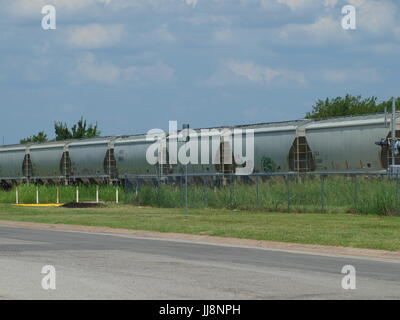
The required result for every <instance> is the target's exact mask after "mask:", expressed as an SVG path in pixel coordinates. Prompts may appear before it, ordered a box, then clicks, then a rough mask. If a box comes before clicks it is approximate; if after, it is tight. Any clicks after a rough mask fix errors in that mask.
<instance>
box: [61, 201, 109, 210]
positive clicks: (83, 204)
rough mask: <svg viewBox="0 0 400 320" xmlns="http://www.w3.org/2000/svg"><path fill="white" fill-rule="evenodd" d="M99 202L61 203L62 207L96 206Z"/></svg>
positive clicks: (99, 204) (98, 205) (99, 205)
mask: <svg viewBox="0 0 400 320" xmlns="http://www.w3.org/2000/svg"><path fill="white" fill-rule="evenodd" d="M102 205H103V203H100V202H69V203H65V204H63V205H62V207H63V208H83V209H84V208H96V207H101V206H102Z"/></svg>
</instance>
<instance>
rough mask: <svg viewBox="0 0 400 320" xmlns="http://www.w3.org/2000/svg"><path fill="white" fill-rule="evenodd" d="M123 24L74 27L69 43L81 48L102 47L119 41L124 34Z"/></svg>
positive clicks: (68, 39)
mask: <svg viewBox="0 0 400 320" xmlns="http://www.w3.org/2000/svg"><path fill="white" fill-rule="evenodd" d="M123 30H124V29H123V26H122V25H100V24H90V25H86V26H81V27H80V26H79V27H74V28H72V30H71V31H70V33H69V36H68V38H67V43H68V44H69V45H71V46H74V47H81V48H102V47H108V46H112V45H114V44H116V43H118V42H119V41H120V40H121V38H122V34H123Z"/></svg>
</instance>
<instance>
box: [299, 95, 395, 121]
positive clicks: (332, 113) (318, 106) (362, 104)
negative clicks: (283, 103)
mask: <svg viewBox="0 0 400 320" xmlns="http://www.w3.org/2000/svg"><path fill="white" fill-rule="evenodd" d="M385 107H386V110H387V111H388V112H390V110H391V108H392V99H389V100H387V101H382V102H380V103H378V98H377V97H370V98H362V97H361V96H352V95H350V94H347V95H346V96H345V97H336V98H332V99H329V98H327V99H325V100H321V99H319V100H317V102H316V103H315V105H314V106H313V109H312V111H311V112H308V113H307V114H306V118H308V119H321V118H331V117H340V116H352V115H362V114H368V113H379V112H384V110H385ZM399 107H400V98H397V99H396V110H398V108H399Z"/></svg>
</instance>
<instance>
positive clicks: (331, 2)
mask: <svg viewBox="0 0 400 320" xmlns="http://www.w3.org/2000/svg"><path fill="white" fill-rule="evenodd" d="M277 1H278V3H282V4H285V5H287V6H288V7H289V8H290V9H291V10H293V11H295V10H304V9H310V8H319V7H320V6H321V5H323V6H324V7H326V8H333V7H335V6H336V4H337V3H338V0H323V1H322V0H277Z"/></svg>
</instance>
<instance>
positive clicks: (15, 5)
mask: <svg viewBox="0 0 400 320" xmlns="http://www.w3.org/2000/svg"><path fill="white" fill-rule="evenodd" d="M111 1H112V0H51V1H50V2H51V3H49V0H13V1H10V0H3V2H6V3H5V4H4V7H6V8H8V9H9V10H10V11H11V13H12V14H14V15H16V16H30V15H39V14H40V13H41V9H42V7H43V6H45V5H48V4H52V5H54V6H55V7H56V9H57V10H58V9H59V10H65V11H67V12H70V13H75V12H79V11H81V10H82V9H86V8H88V7H90V6H94V5H98V4H100V5H107V4H109V3H111Z"/></svg>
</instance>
